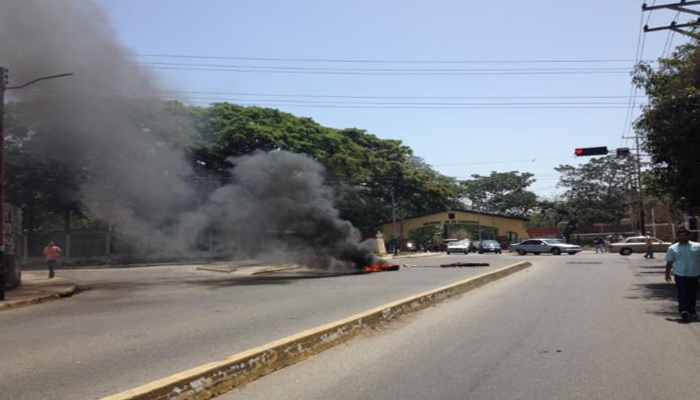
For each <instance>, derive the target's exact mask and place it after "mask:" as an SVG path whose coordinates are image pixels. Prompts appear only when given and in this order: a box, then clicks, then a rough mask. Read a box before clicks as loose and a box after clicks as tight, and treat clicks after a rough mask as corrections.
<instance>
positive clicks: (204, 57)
mask: <svg viewBox="0 0 700 400" xmlns="http://www.w3.org/2000/svg"><path fill="white" fill-rule="evenodd" d="M132 55H133V56H135V57H148V58H154V57H157V58H184V59H200V60H241V61H273V62H317V63H318V62H324V63H351V64H354V63H357V64H364V63H366V64H543V63H562V64H566V63H571V64H573V63H626V62H630V61H635V60H628V59H532V60H522V59H521V60H517V59H516V60H398V59H394V60H388V59H343V58H336V59H333V58H279V57H237V56H214V55H193V54H147V53H132Z"/></svg>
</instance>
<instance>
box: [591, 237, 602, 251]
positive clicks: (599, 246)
mask: <svg viewBox="0 0 700 400" xmlns="http://www.w3.org/2000/svg"><path fill="white" fill-rule="evenodd" d="M593 247H595V252H596V253H604V251H603V239H601V238H599V237H598V236H596V237H595V238H594V239H593Z"/></svg>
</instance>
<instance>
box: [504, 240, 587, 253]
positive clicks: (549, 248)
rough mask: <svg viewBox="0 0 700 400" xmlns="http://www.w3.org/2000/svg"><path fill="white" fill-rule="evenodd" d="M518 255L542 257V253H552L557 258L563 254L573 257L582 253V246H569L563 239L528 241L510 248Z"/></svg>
mask: <svg viewBox="0 0 700 400" xmlns="http://www.w3.org/2000/svg"><path fill="white" fill-rule="evenodd" d="M510 248H511V249H512V250H514V251H517V252H518V254H520V255H521V256H524V255H525V254H527V253H532V254H534V255H540V254H542V253H551V254H554V255H555V256H558V255H560V254H561V253H567V254H571V255H572V256H573V255H574V254H576V253H578V252H580V251H581V246H577V245H575V244H568V243H566V242H564V241H563V240H561V239H528V240H524V241H522V242H520V243H516V244H513V245H511V246H510Z"/></svg>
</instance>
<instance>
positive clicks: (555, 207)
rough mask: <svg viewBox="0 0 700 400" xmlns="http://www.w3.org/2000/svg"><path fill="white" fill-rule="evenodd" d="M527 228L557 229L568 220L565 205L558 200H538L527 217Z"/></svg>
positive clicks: (567, 211)
mask: <svg viewBox="0 0 700 400" xmlns="http://www.w3.org/2000/svg"><path fill="white" fill-rule="evenodd" d="M528 218H530V220H529V221H528V222H526V223H525V225H526V226H527V227H558V226H559V225H560V224H561V223H562V222H563V221H566V220H568V218H569V210H568V209H567V206H566V203H565V202H564V201H562V200H560V199H556V200H546V199H545V200H540V201H538V203H537V206H535V208H534V209H533V211H532V212H531V213H530V215H529V216H528Z"/></svg>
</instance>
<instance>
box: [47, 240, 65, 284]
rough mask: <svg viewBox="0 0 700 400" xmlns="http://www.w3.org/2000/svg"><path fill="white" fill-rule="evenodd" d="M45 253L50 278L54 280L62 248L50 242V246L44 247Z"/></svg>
mask: <svg viewBox="0 0 700 400" xmlns="http://www.w3.org/2000/svg"><path fill="white" fill-rule="evenodd" d="M43 253H44V257H46V266H47V267H48V268H49V278H53V277H54V269H55V268H56V262H58V257H59V256H60V255H61V248H60V247H58V246H57V245H56V243H54V242H52V241H50V242H49V244H47V245H46V247H44V251H43Z"/></svg>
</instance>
